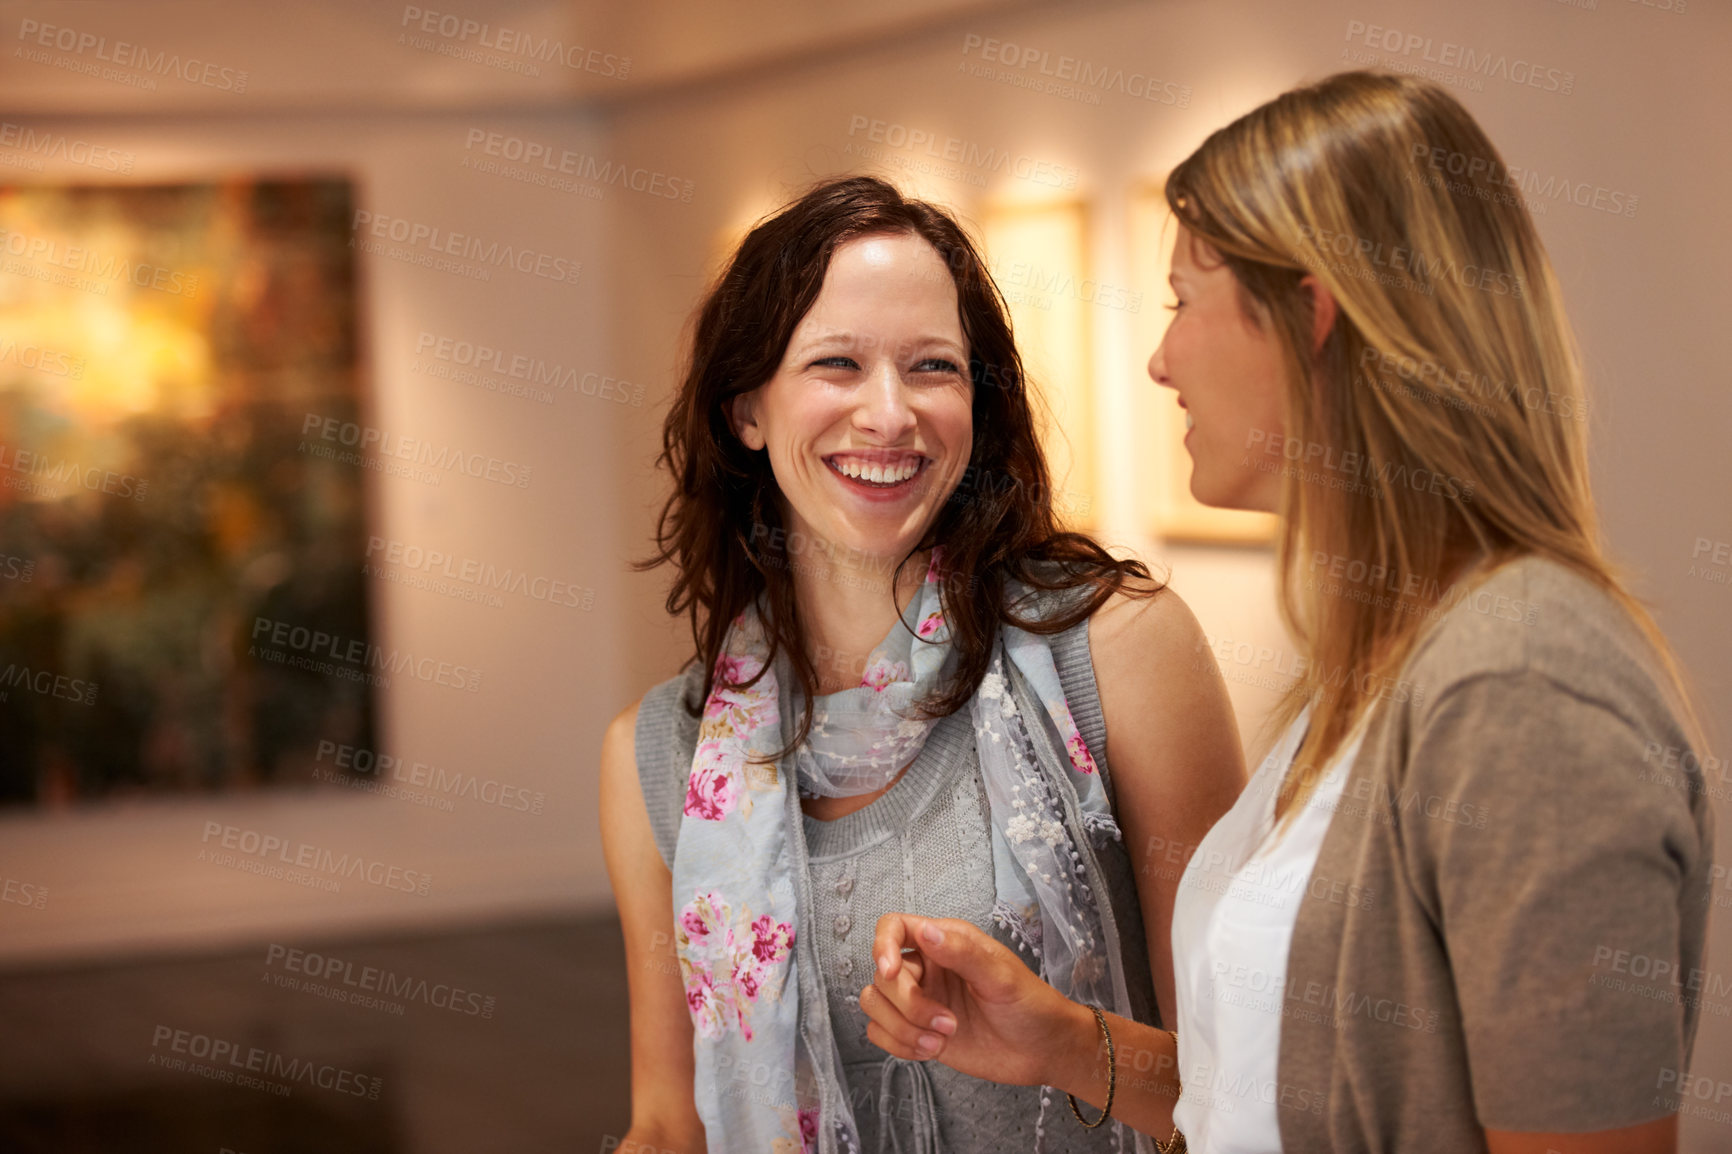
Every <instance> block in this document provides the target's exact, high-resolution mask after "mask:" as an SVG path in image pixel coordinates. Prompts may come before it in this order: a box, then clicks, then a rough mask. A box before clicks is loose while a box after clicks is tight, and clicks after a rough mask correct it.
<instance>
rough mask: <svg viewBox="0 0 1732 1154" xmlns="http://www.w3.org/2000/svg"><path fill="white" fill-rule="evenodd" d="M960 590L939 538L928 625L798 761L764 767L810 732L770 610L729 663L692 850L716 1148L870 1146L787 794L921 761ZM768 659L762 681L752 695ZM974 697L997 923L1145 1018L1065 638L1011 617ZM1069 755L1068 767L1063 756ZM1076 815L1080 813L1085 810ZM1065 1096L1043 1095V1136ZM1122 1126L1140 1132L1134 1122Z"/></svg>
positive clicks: (894, 632) (1091, 999)
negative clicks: (1108, 892) (862, 1139)
mask: <svg viewBox="0 0 1732 1154" xmlns="http://www.w3.org/2000/svg"><path fill="white" fill-rule="evenodd" d="M942 585H943V570H942V550H941V549H934V550H933V553H932V563H931V565H930V567H929V568H928V571H927V574H926V579H925V581H924V582H923V584H922V585H921V587H920V589H919V590H918V592H917V593H916V595H915V600H914V608H915V617H914V620H915V625H914V626H913V627H912V629H910V628H909V627H908V626H907V625H906V624H905V622H898V623H897V624H896V625H895V626H893V627H892V628H891V630H890V634H889V636H888V637H886V638H885V639H884V640H883V641H882V642H881V643H880V644H879V645H878V646H877V647H876V648H875V649H874V650H873V652H872V654H871V656H870V658H869V660H868V662H867V664H866V667H865V671H864V673H863V675H862V677H861V679H860V684H859V685H858V686H856V687H853V688H850V689H846V690H843V691H841V692H839V693H833V694H828V695H825V696H822V697H819V698H817V699H816V701H815V702H814V703H813V724H812V727H811V733H810V736H809V738H808V739H807V741H806V742H805V743H804V744H803V745H802V746H801V748H800V749H798V750H797V751H795V753H794V754H793V755H792V756H791V758H788V759H784V761H783V763H782V764H780V765H777V764H764V763H762V762H752V761H750V760H749V758H751V757H752V756H758V755H764V754H768V753H771V752H773V751H774V750H776V749H777V748H779V747H780V746H781V745H783V744H784V743H785V741H786V740H787V739H788V738H789V737H791V736H792V727H791V725H789V719H788V718H786V717H785V716H784V713H785V712H788V710H785V709H784V706H783V703H784V701H785V700H790V698H787V697H785V696H784V692H785V691H784V688H783V686H782V685H781V682H780V680H779V678H778V676H777V674H778V672H781V673H782V674H783V675H784V676H786V675H787V672H788V671H787V669H786V667H785V665H782V663H781V662H778V663H777V664H776V665H772V666H771V667H770V668H768V669H766V668H765V660H766V654H767V652H768V645H767V643H766V641H765V637H764V628H763V623H762V620H761V618H760V617H759V611H758V607H757V606H752V607H749V608H748V609H747V610H746V611H744V612H743V613H741V614H740V616H739V617H738V618H736V619H735V621H734V622H733V624H732V627H731V629H730V631H729V634H728V637H727V640H726V642H725V643H724V646H723V651H722V653H721V655H720V657H719V658H718V660H717V663H716V677H715V684H714V687H713V688H712V690H711V692H710V695H709V698H708V700H707V701H706V702H705V703H704V711H703V717H702V720H701V722H700V726H699V730H698V742H697V749H696V752H695V754H694V756H693V759H692V770H691V775H690V778H689V779H688V785H687V793H686V800H685V807H684V812H683V816H682V818H681V822H680V832H679V838H678V841H677V843H676V847H675V854H674V862H673V887H674V906H675V916H674V920H675V923H676V924H675V942H676V946H677V950H678V954H679V964H680V975H681V978H682V980H683V982H684V985H685V993H686V1005H687V1008H688V1010H689V1011H690V1013H691V1017H692V1023H693V1026H694V1032H695V1038H694V1049H695V1058H696V1077H695V1083H694V1095H695V1099H696V1104H697V1108H698V1114H699V1116H700V1117H701V1118H702V1120H703V1123H704V1126H705V1129H706V1132H707V1134H708V1136H709V1138H708V1140H709V1147H710V1150H711V1151H712V1152H721V1151H727V1152H729V1154H737V1152H744V1151H750V1152H752V1154H760V1152H761V1154H833V1152H852V1151H858V1150H859V1139H858V1131H857V1129H856V1127H855V1122H854V1118H853V1115H852V1112H851V1109H850V1106H849V1100H850V1099H849V1096H848V1094H847V1092H846V1087H839V1086H838V1081H839V1078H840V1063H839V1061H838V1060H837V1058H836V1055H835V1052H834V1043H833V1041H830V1039H832V1038H833V1035H832V1033H831V1031H830V1029H829V1028H828V1017H827V1015H828V1003H827V1001H826V999H825V997H824V994H823V989H822V980H823V979H822V977H821V976H820V975H819V973H818V969H817V966H816V965H815V963H814V964H801V963H800V959H799V958H798V957H797V954H798V952H799V951H798V950H797V948H796V946H797V943H798V944H803V945H805V946H806V948H807V949H808V950H809V949H810V946H809V944H808V943H799V935H800V933H801V932H802V924H803V921H804V913H805V910H804V905H805V902H806V900H807V899H806V898H805V897H804V890H803V886H802V884H801V883H802V882H803V881H804V879H803V878H797V877H795V876H794V875H795V866H794V862H795V861H796V860H798V861H799V862H800V863H802V864H803V863H804V861H805V854H804V832H803V829H802V827H801V825H800V823H799V821H798V819H797V815H798V813H799V812H800V811H799V809H798V806H797V803H795V802H793V801H792V800H791V799H790V798H789V797H788V795H787V791H788V790H789V789H790V788H794V789H797V790H798V793H799V795H800V796H803V797H817V796H824V797H846V796H855V795H859V794H863V793H870V792H873V791H876V790H879V789H882V788H883V787H884V786H885V785H886V784H888V783H889V782H890V781H891V780H892V779H894V778H895V776H896V774H897V773H898V772H899V771H900V770H901V769H902V768H903V767H904V766H906V765H907V764H909V762H911V761H912V760H913V759H914V758H915V757H916V756H917V755H918V754H919V752H920V749H921V747H922V746H923V745H924V744H925V741H926V738H927V735H928V734H930V733H931V731H932V726H933V725H934V724H936V720H933V721H923V720H917V719H910V718H908V717H906V716H903V715H904V714H905V713H907V712H908V706H909V705H910V704H911V703H913V702H916V701H918V700H920V699H921V698H923V697H924V696H925V695H926V694H928V693H929V692H930V691H932V690H933V689H935V688H938V687H939V686H940V685H941V684H942V679H943V678H945V677H946V676H948V675H949V673H950V671H951V670H952V669H953V668H954V665H955V661H954V655H953V653H952V647H951V643H950V638H949V631H948V629H947V627H946V625H945V622H944V615H943V610H942V605H941V599H940V596H939V591H940V589H941V587H942ZM1032 592H1033V591H1032V590H1027V589H1026V588H1022V587H1018V588H1015V589H1013V590H1011V593H1012V594H1013V596H1020V595H1023V594H1026V593H1032ZM1006 654H1008V655H1009V658H1010V662H1011V664H1012V665H1014V667H1015V669H1016V671H1017V673H1018V674H1020V676H1021V677H1022V679H1023V681H1024V682H1025V684H1026V685H1027V686H1028V689H1029V691H1030V692H1031V693H1032V694H1033V696H1034V698H1035V699H1037V700H1038V701H1039V702H1040V703H1041V704H1042V705H1043V706H1044V708H1045V714H1046V717H1045V718H1044V719H1042V718H1036V720H1035V721H1034V724H1035V725H1037V726H1043V727H1049V728H1046V729H1045V732H1044V737H1045V742H1044V744H1045V746H1046V748H1047V749H1048V750H1049V751H1051V752H1049V756H1048V757H1047V758H1044V759H1043V758H1042V757H1041V756H1040V755H1039V753H1038V752H1037V746H1036V744H1035V742H1034V741H1033V740H1032V737H1031V734H1030V732H1029V729H1028V724H1029V722H1028V720H1027V719H1025V718H1024V717H1023V716H1022V712H1023V711H1022V710H1019V709H1018V708H1017V706H1016V703H1015V700H1014V695H1013V693H1012V692H1011V686H1010V683H1009V679H1008V678H1007V675H1006V672H1005V656H1006ZM778 666H782V667H781V668H780V669H778ZM760 671H762V672H763V676H762V677H761V678H759V679H758V681H757V683H756V684H754V685H752V686H751V687H750V688H749V689H743V688H739V686H740V685H742V684H743V683H745V682H748V681H751V680H752V678H753V677H755V676H757V675H758V673H759V672H760ZM971 709H972V714H971V719H972V721H973V723H974V728H975V739H976V748H977V750H978V752H979V755H980V765H981V778H982V781H983V782H984V783H985V785H986V790H987V796H988V800H989V802H990V808H991V820H990V826H991V829H992V841H993V858H994V870H993V872H994V881H995V885H996V888H997V894H998V900H997V903H996V906H995V909H994V918H995V919H996V920H997V921H998V922H999V923H1000V924H1001V925H1005V926H1007V927H1008V928H1009V930H1010V932H1011V935H1012V937H1013V938H1014V940H1015V941H1016V942H1017V944H1018V945H1019V946H1020V947H1022V948H1024V949H1027V950H1028V951H1030V953H1031V954H1032V956H1034V957H1036V958H1038V959H1039V960H1040V970H1041V976H1042V977H1043V978H1044V979H1045V980H1046V981H1048V982H1049V983H1051V984H1052V985H1053V986H1054V987H1055V988H1056V989H1058V990H1059V991H1060V992H1062V993H1064V994H1065V995H1066V996H1068V997H1070V998H1073V999H1075V1000H1077V1001H1081V1002H1085V1003H1092V1004H1095V1005H1100V1006H1102V1007H1104V1008H1107V1009H1113V1010H1115V1011H1117V1012H1119V1013H1124V1014H1128V1013H1129V1005H1128V999H1127V997H1126V994H1125V982H1124V977H1123V975H1122V974H1121V973H1119V972H1118V969H1119V954H1118V950H1117V948H1116V947H1117V943H1116V940H1115V941H1111V942H1109V941H1107V940H1105V939H1106V937H1107V934H1105V933H1103V929H1102V918H1101V912H1100V910H1099V908H1098V906H1097V895H1104V889H1097V886H1098V885H1099V882H1100V879H1098V878H1095V877H1091V876H1088V874H1089V872H1090V870H1091V869H1093V868H1096V867H1094V861H1095V859H1094V856H1093V853H1092V851H1091V850H1090V848H1089V847H1088V846H1087V845H1086V844H1085V845H1083V846H1081V847H1079V846H1078V845H1077V844H1076V841H1077V840H1078V837H1077V835H1078V833H1079V832H1080V829H1090V830H1092V829H1097V828H1105V829H1108V830H1110V831H1111V833H1112V835H1113V836H1115V837H1116V836H1117V833H1118V831H1117V827H1116V825H1115V824H1114V822H1113V818H1112V814H1111V810H1110V806H1109V805H1108V802H1107V799H1106V794H1105V790H1104V789H1103V788H1102V786H1101V782H1100V775H1099V773H1098V772H1097V769H1096V766H1095V762H1094V758H1093V757H1092V756H1091V755H1090V753H1089V749H1088V746H1087V745H1086V744H1085V743H1084V741H1083V738H1082V735H1081V734H1080V733H1079V732H1078V731H1077V727H1076V723H1075V721H1074V720H1073V719H1072V717H1071V711H1070V707H1069V705H1068V704H1067V703H1066V701H1065V698H1064V693H1063V690H1062V689H1061V687H1060V685H1059V680H1058V671H1057V668H1056V666H1055V665H1054V663H1053V658H1052V650H1051V646H1050V643H1049V641H1048V639H1047V638H1046V637H1044V636H1041V635H1038V634H1032V633H1028V632H1026V631H1024V630H1021V629H1017V628H1014V627H1011V626H1005V627H1004V628H1003V630H1002V631H1001V637H1000V642H999V644H997V645H995V647H994V650H993V656H992V662H991V665H990V667H989V669H988V671H987V673H986V675H985V676H984V678H983V679H982V681H981V683H980V687H979V689H978V691H977V692H976V693H975V695H974V698H973V699H972V701H971ZM1060 758H1062V759H1063V765H1062V766H1055V765H1050V764H1047V762H1050V761H1056V760H1059V759H1060ZM789 760H792V762H793V767H792V768H793V771H794V772H793V773H791V774H790V773H789V772H788V769H789V766H788V765H787V762H788V761H789ZM790 777H792V778H793V780H792V781H790V780H788V779H789V778H790ZM1067 793H1068V798H1067V796H1066V794H1067ZM1067 800H1068V802H1069V806H1068V807H1067V805H1066V801H1067ZM1067 812H1071V813H1073V814H1074V815H1075V816H1074V818H1073V820H1072V821H1071V822H1070V823H1067V821H1066V814H1067ZM1079 827H1080V828H1079ZM791 839H800V841H799V843H798V844H797V845H796V844H793V843H792V842H791ZM909 912H913V913H918V912H919V911H917V910H914V911H909ZM1109 919H1110V915H1109ZM791 976H793V977H794V980H793V981H790V980H789V979H790V977H791ZM814 1019H819V1021H814ZM1049 1100H1050V1092H1049V1091H1046V1090H1043V1096H1042V1110H1041V1114H1042V1118H1041V1123H1042V1124H1041V1125H1040V1126H1038V1127H1037V1132H1043V1131H1044V1120H1045V1114H1046V1108H1047V1105H1048V1102H1049ZM1115 1134H1120V1135H1121V1136H1122V1132H1121V1131H1119V1130H1117V1124H1116V1123H1115ZM931 1141H935V1139H931Z"/></svg>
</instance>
